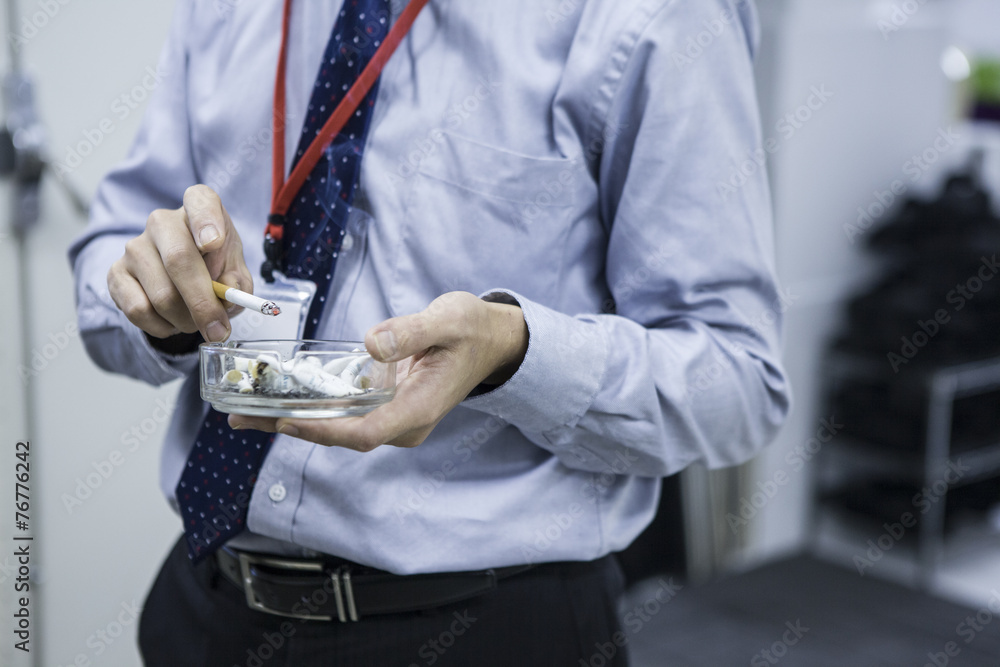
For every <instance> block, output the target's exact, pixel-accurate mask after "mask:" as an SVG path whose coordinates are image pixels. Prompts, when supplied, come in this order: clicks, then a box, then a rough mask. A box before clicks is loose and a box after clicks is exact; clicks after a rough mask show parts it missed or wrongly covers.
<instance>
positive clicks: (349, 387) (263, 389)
mask: <svg viewBox="0 0 1000 667" xmlns="http://www.w3.org/2000/svg"><path fill="white" fill-rule="evenodd" d="M369 361H371V355H368V354H364V353H361V354H357V355H354V356H344V357H338V358H337V359H334V360H332V361H330V362H327V363H326V365H323V364H322V362H320V360H319V358H317V357H306V356H303V357H296V358H295V359H290V360H288V361H281V359H279V358H278V357H277V356H275V355H271V354H262V355H260V356H258V357H257V358H256V359H248V358H246V357H235V358H234V359H233V367H232V368H231V369H230V370H229V371H228V372H226V375H225V378H224V382H223V383H222V388H227V389H230V390H231V391H233V392H238V393H240V394H254V395H258V396H273V397H275V398H341V397H344V396H357V395H360V394H365V393H367V392H369V391H371V378H370V377H368V376H364V375H361V370H362V369H363V368H364V366H365V364H366V363H368V362H369Z"/></svg>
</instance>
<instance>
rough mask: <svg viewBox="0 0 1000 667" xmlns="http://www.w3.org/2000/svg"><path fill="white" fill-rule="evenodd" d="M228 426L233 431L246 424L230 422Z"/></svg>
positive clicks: (241, 428) (239, 429)
mask: <svg viewBox="0 0 1000 667" xmlns="http://www.w3.org/2000/svg"><path fill="white" fill-rule="evenodd" d="M229 428H231V429H233V430H234V431H241V430H243V429H244V428H246V426H244V425H243V424H240V423H238V422H233V423H232V424H230V425H229Z"/></svg>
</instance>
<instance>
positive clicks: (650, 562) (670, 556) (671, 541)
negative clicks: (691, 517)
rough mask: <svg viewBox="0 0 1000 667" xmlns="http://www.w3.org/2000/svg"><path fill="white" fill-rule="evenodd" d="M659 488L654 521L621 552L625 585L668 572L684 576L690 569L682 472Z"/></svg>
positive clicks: (620, 560) (664, 480) (667, 479)
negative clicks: (685, 535) (688, 564)
mask: <svg viewBox="0 0 1000 667" xmlns="http://www.w3.org/2000/svg"><path fill="white" fill-rule="evenodd" d="M660 488H661V492H660V505H659V508H658V509H657V512H656V517H655V518H654V519H653V522H652V523H651V524H649V526H648V527H647V528H646V530H645V531H643V532H642V534H641V535H639V537H637V538H636V539H635V541H634V542H632V544H631V545H629V547H628V548H627V549H625V550H624V551H622V552H620V553H619V554H618V562H619V563H620V564H621V567H622V571H623V572H624V573H625V581H626V585H631V584H633V583H635V582H637V581H641V580H642V579H646V578H647V577H651V576H654V575H661V574H665V573H669V574H674V575H678V576H682V577H683V576H684V575H685V574H686V572H687V568H686V558H685V553H686V551H685V547H686V545H685V541H684V516H683V513H682V511H681V484H680V475H673V476H671V477H667V478H665V479H663V481H662V486H661V487H660Z"/></svg>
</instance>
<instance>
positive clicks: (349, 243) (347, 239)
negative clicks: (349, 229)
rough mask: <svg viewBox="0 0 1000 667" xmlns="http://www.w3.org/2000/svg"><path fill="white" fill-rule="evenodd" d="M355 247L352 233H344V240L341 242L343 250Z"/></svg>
mask: <svg viewBox="0 0 1000 667" xmlns="http://www.w3.org/2000/svg"><path fill="white" fill-rule="evenodd" d="M353 247H354V237H353V236H351V235H350V234H344V240H343V241H341V242H340V249H341V250H343V251H345V252H346V251H348V250H350V249H351V248H353Z"/></svg>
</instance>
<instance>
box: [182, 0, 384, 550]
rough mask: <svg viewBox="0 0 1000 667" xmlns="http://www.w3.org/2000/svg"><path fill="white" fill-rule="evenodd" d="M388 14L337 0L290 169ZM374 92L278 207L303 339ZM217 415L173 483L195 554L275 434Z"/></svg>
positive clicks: (234, 512)
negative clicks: (310, 286) (304, 284)
mask: <svg viewBox="0 0 1000 667" xmlns="http://www.w3.org/2000/svg"><path fill="white" fill-rule="evenodd" d="M389 16H390V14H389V5H388V0H345V1H344V7H343V9H342V10H341V12H340V16H339V17H338V18H337V22H336V24H335V25H334V27H333V34H332V35H331V36H330V41H329V42H328V43H327V46H326V51H325V52H324V54H323V61H322V63H321V64H320V68H319V73H318V74H317V76H316V83H315V85H314V86H313V91H312V95H311V97H310V100H309V107H308V109H307V112H306V118H305V122H304V124H303V127H302V135H301V137H300V138H299V145H298V149H297V150H296V153H295V158H294V160H293V164H292V168H294V166H295V163H297V162H298V160H299V159H300V158H301V157H302V155H303V153H305V151H306V149H307V148H308V146H309V144H310V143H311V142H312V140H313V139H314V138H315V137H316V135H317V134H319V130H320V128H321V127H322V126H323V124H324V123H325V122H326V120H327V118H328V117H329V116H330V115H331V114H332V113H333V110H334V108H335V107H336V106H337V104H338V102H339V101H340V100H341V98H342V97H343V95H344V93H346V92H347V90H348V89H349V88H350V87H351V85H352V84H353V83H354V81H355V80H356V79H357V78H358V75H359V74H360V73H361V70H362V69H364V67H365V65H366V64H367V63H368V61H369V60H371V57H372V55H373V54H374V53H375V51H376V49H378V47H379V46H380V45H381V43H382V40H383V39H385V35H386V33H387V32H388V28H389ZM377 93H378V83H377V82H376V84H375V85H374V86H372V89H371V90H370V91H369V92H368V95H367V96H366V97H365V99H364V100H363V101H362V102H361V104H360V105H359V106H358V109H357V111H355V112H354V114H352V116H351V117H350V119H349V120H348V121H347V123H346V124H345V125H344V128H343V129H342V130H341V131H340V133H339V134H338V135H337V136H336V137H335V138H334V140H333V142H331V144H330V146H329V147H328V148H327V149H326V151H324V153H323V156H322V157H321V158H320V160H319V162H317V164H316V166H315V168H313V170H312V172H310V174H309V177H308V178H307V180H306V182H305V184H304V185H303V186H302V188H301V189H300V190H299V192H298V193H297V195H296V197H295V199H294V200H293V202H292V204H291V206H290V207H289V209H288V211H287V212H286V214H285V221H286V222H285V230H284V234H283V237H282V243H283V252H284V257H285V262H284V264H285V271H286V273H287V274H288V276H289V277H293V278H305V279H308V280H311V281H313V282H315V283H316V298H315V299H314V300H313V303H312V306H311V307H310V309H309V313H308V316H307V320H306V325H305V332H304V337H305V338H312V337H313V336H315V334H316V329H317V326H318V324H319V321H320V317H321V315H322V312H323V307H324V306H325V304H326V299H327V292H328V290H329V287H330V281H331V280H332V279H333V272H334V268H335V266H336V263H337V255H338V254H339V252H340V246H341V242H342V241H343V238H344V233H345V232H344V229H345V227H346V221H347V215H348V213H349V211H350V209H351V205H352V203H353V201H354V193H355V191H356V189H357V187H358V175H359V172H360V168H361V154H362V150H363V148H364V144H365V137H366V136H367V134H368V126H369V122H370V120H371V109H372V107H373V106H374V104H375V96H376V95H377ZM226 419H227V417H226V415H225V414H222V413H220V412H217V411H216V410H214V409H211V408H210V409H209V411H208V415H207V416H206V417H205V422H204V423H203V424H202V427H201V429H200V431H199V433H198V437H197V438H196V440H195V443H194V447H193V448H192V449H191V453H190V454H189V455H188V460H187V463H186V465H185V467H184V469H183V470H182V472H181V478H180V481H179V482H178V484H177V489H176V492H177V502H178V505H179V506H180V512H181V518H182V519H183V522H184V534H185V537H186V539H187V543H188V553H189V555H190V557H191V559H192V560H193V561H194V562H196V563H197V562H199V561H200V560H202V559H203V558H205V557H207V556H208V555H209V554H211V553H213V552H214V551H215V550H216V549H217V548H218V547H219V546H221V545H222V544H223V543H225V542H226V540H228V539H229V538H231V537H233V536H234V535H236V534H238V533H240V532H241V531H242V530H243V529H244V528H245V527H246V516H247V508H248V507H249V504H250V497H251V494H252V492H253V487H254V484H255V483H256V481H257V473H258V471H259V470H260V467H261V464H262V463H263V461H264V457H265V456H266V455H267V452H268V450H269V449H270V447H271V444H272V443H273V442H274V438H275V436H274V435H273V434H270V433H261V432H260V431H236V432H234V431H233V430H232V429H231V428H229V424H228V422H227V421H226Z"/></svg>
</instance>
